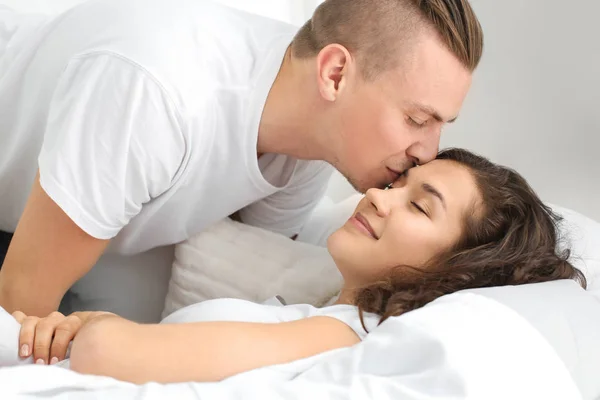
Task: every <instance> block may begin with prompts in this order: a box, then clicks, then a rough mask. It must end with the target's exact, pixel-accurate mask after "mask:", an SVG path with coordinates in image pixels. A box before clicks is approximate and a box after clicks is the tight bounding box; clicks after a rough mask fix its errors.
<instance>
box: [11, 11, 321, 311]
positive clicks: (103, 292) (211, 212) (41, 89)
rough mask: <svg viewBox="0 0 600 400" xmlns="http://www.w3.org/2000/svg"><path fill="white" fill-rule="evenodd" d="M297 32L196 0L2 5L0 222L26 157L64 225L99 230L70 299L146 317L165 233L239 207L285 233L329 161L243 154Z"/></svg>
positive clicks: (302, 212) (16, 195)
mask: <svg viewBox="0 0 600 400" xmlns="http://www.w3.org/2000/svg"><path fill="white" fill-rule="evenodd" d="M295 32H296V28H295V27H293V26H290V25H287V24H285V23H282V22H278V21H273V20H270V19H266V18H263V17H259V16H255V15H251V14H248V13H245V12H242V11H238V10H235V9H231V8H228V7H225V6H222V5H219V4H215V3H212V2H209V1H205V0H92V1H89V2H87V3H84V4H82V5H79V6H77V7H75V8H73V9H71V10H69V11H67V12H66V13H64V14H61V15H59V16H56V17H53V18H48V17H45V16H43V17H42V16H23V15H17V14H15V13H14V12H12V11H10V10H8V9H6V8H2V7H1V6H0V196H1V198H0V230H4V231H8V232H13V231H14V230H15V228H16V225H17V223H18V220H19V218H20V216H21V214H22V212H23V209H24V207H25V203H26V200H27V197H28V195H29V192H30V188H31V184H32V182H33V180H34V178H35V175H36V173H37V171H38V167H39V171H40V180H41V184H42V187H43V189H44V190H45V191H46V192H47V193H48V195H49V196H50V197H51V198H52V199H53V200H54V201H55V202H56V203H57V204H58V205H59V206H60V207H61V208H62V209H63V210H64V211H65V212H66V213H67V214H68V215H69V216H70V218H71V219H72V220H73V221H74V222H75V223H76V224H77V225H78V226H80V227H81V228H82V229H83V230H84V231H86V232H87V233H88V234H90V235H92V236H94V237H96V238H102V239H112V241H111V244H110V247H109V248H108V250H107V252H106V254H105V255H104V256H103V257H102V258H101V259H100V260H99V262H98V265H97V266H96V267H95V268H94V269H93V270H92V271H91V273H90V274H88V275H87V276H86V277H84V278H83V279H82V280H81V281H79V282H78V283H77V284H76V286H75V287H74V293H75V294H76V295H77V296H79V297H78V298H79V300H80V302H79V303H78V304H76V305H75V307H77V308H79V309H91V308H102V309H107V310H110V311H114V312H118V313H121V314H122V315H124V316H126V317H130V318H135V319H139V320H145V321H151V320H153V319H154V318H155V316H159V315H160V312H161V311H162V302H163V300H161V296H162V299H164V294H165V293H166V284H167V281H168V274H169V273H170V272H169V271H170V262H171V260H172V254H173V246H172V245H173V244H176V243H178V242H181V241H183V240H185V239H187V238H189V237H190V236H192V235H194V234H196V233H198V232H200V231H202V230H203V229H205V228H206V227H207V226H208V225H210V224H212V223H214V222H216V221H218V220H219V219H222V218H224V217H227V216H229V215H231V214H232V213H234V212H236V211H238V210H240V216H241V218H242V220H243V221H244V222H246V223H248V224H251V225H255V226H259V227H263V228H266V229H269V230H272V231H275V232H278V233H281V234H284V235H287V236H292V235H294V234H297V233H299V231H300V230H301V228H302V225H303V224H304V223H305V221H306V220H307V219H308V217H309V215H310V212H311V211H312V209H313V208H314V207H315V206H316V204H317V203H318V201H319V200H320V198H321V197H322V196H323V194H324V192H325V189H326V185H327V182H328V180H329V177H330V174H331V172H332V168H331V167H330V166H329V165H327V164H326V163H324V162H322V161H306V160H296V159H293V158H291V157H287V156H282V155H273V154H265V155H263V156H262V157H261V158H260V160H257V135H258V127H259V122H260V119H261V115H262V111H263V108H264V105H265V101H266V99H267V96H268V93H269V90H270V88H271V86H272V84H273V82H274V81H275V78H276V76H277V74H278V72H279V69H280V66H281V64H282V61H283V58H284V55H285V52H286V50H287V48H288V46H289V44H290V42H291V40H292V38H293V35H294V34H295ZM165 246H166V247H165ZM161 249H165V251H162V250H161ZM98 267H100V268H98ZM159 275H160V277H158V276H159ZM123 296H129V297H135V300H134V299H133V298H132V299H131V301H129V302H127V301H125V302H124V301H123ZM86 299H87V300H86ZM79 300H78V301H79ZM93 301H96V302H95V303H93ZM90 302H92V303H90ZM107 302H108V303H107ZM126 303H128V304H129V305H127V304H126ZM150 303H153V304H154V306H153V307H150V306H149V304H150ZM124 304H125V305H126V307H129V308H123V307H125V306H124ZM136 307H137V308H136ZM149 309H151V310H150V311H148V312H146V311H147V310H149Z"/></svg>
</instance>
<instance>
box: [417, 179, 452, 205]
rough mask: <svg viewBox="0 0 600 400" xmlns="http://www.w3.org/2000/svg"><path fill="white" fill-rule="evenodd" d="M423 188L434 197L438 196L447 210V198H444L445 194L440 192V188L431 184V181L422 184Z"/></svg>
mask: <svg viewBox="0 0 600 400" xmlns="http://www.w3.org/2000/svg"><path fill="white" fill-rule="evenodd" d="M421 187H422V188H423V190H424V191H425V192H427V193H429V194H431V195H432V196H434V197H437V198H438V199H439V200H440V201H441V202H442V206H444V210H446V199H444V195H442V193H440V191H439V190H437V189H436V188H434V187H433V186H431V185H430V184H429V183H424V184H423V185H422V186H421Z"/></svg>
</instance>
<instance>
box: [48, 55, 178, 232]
mask: <svg viewBox="0 0 600 400" xmlns="http://www.w3.org/2000/svg"><path fill="white" fill-rule="evenodd" d="M185 151H186V150H185V140H184V136H183V134H182V132H181V129H180V124H179V120H178V114H177V112H176V108H175V106H174V105H173V104H172V102H171V101H170V100H169V98H168V96H166V94H165V92H164V90H163V88H162V87H161V86H160V84H159V83H158V82H157V81H156V80H154V79H153V77H152V76H151V75H150V74H149V73H148V72H147V71H145V70H144V69H142V68H141V67H139V66H138V65H136V64H134V63H131V62H130V61H128V60H126V59H124V58H121V57H120V56H118V55H114V54H106V53H95V54H91V55H87V56H82V57H79V58H76V59H73V60H72V61H71V62H70V63H69V65H68V66H67V67H66V69H65V71H64V72H63V74H62V76H61V79H60V81H59V83H58V85H57V87H56V90H55V93H54V96H53V99H52V103H51V105H50V110H49V115H48V121H47V125H46V130H45V133H44V142H43V145H42V149H41V152H40V155H39V159H38V162H39V170H40V183H41V185H42V188H43V189H44V190H45V192H46V193H47V194H48V195H49V196H50V198H52V200H54V202H56V203H57V204H58V206H59V207H60V208H61V209H62V210H63V211H64V212H65V213H66V214H67V215H68V216H69V217H70V218H71V219H72V220H73V221H74V222H75V223H76V224H77V225H78V226H79V227H80V228H81V229H83V230H84V231H85V232H87V233H88V234H89V235H91V236H93V237H96V238H98V239H111V238H113V237H114V236H116V235H117V233H118V232H119V231H120V230H121V229H122V228H123V227H124V226H126V225H127V224H128V223H129V221H130V220H131V219H132V218H133V217H135V216H136V215H137V214H138V213H139V212H140V210H141V209H142V206H143V205H144V203H147V202H148V201H150V200H151V199H153V198H156V197H157V196H160V195H161V194H163V193H164V192H166V191H167V190H169V188H170V187H172V185H173V183H174V180H175V178H176V176H177V173H178V171H179V169H180V167H181V164H182V160H183V159H184V154H185Z"/></svg>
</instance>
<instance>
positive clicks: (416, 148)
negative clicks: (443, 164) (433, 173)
mask: <svg viewBox="0 0 600 400" xmlns="http://www.w3.org/2000/svg"><path fill="white" fill-rule="evenodd" d="M441 132H442V127H441V125H440V126H435V127H433V128H432V129H431V130H430V131H429V132H427V133H426V134H425V137H423V138H421V140H419V141H417V142H415V143H413V144H412V145H411V146H410V147H409V148H408V149H407V150H406V154H407V156H408V157H409V158H411V159H412V160H413V161H414V162H415V163H416V164H417V165H422V164H426V163H428V162H429V161H433V160H435V158H436V157H437V154H438V152H439V149H440V135H441Z"/></svg>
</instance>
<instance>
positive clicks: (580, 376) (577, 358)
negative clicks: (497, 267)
mask: <svg viewBox="0 0 600 400" xmlns="http://www.w3.org/2000/svg"><path fill="white" fill-rule="evenodd" d="M463 292H473V293H476V294H479V295H482V296H486V297H489V298H492V299H494V300H497V301H499V302H501V303H502V304H504V305H506V306H508V307H510V308H512V309H513V310H515V311H516V312H517V313H519V314H520V315H521V316H522V317H523V318H524V319H525V320H527V322H529V323H530V324H531V325H532V326H533V327H534V328H536V329H537V330H538V332H540V333H541V334H542V336H544V338H545V339H546V341H547V342H548V343H549V344H550V345H551V346H552V348H554V350H555V351H556V354H557V355H558V356H559V357H560V359H561V360H562V361H563V363H564V364H565V366H566V368H567V369H568V370H569V372H570V374H571V376H572V377H573V380H574V381H575V383H576V385H577V387H578V388H579V390H580V391H581V393H582V395H583V396H582V398H583V399H585V400H597V399H600V302H599V301H598V299H597V298H596V297H595V296H593V295H592V294H591V293H589V292H586V291H585V290H583V289H582V288H581V286H579V285H578V284H577V283H576V282H575V281H572V280H562V281H555V282H546V283H536V284H532V285H519V286H504V287H497V288H485V289H474V290H467V291H463ZM491 345H493V344H491Z"/></svg>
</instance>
